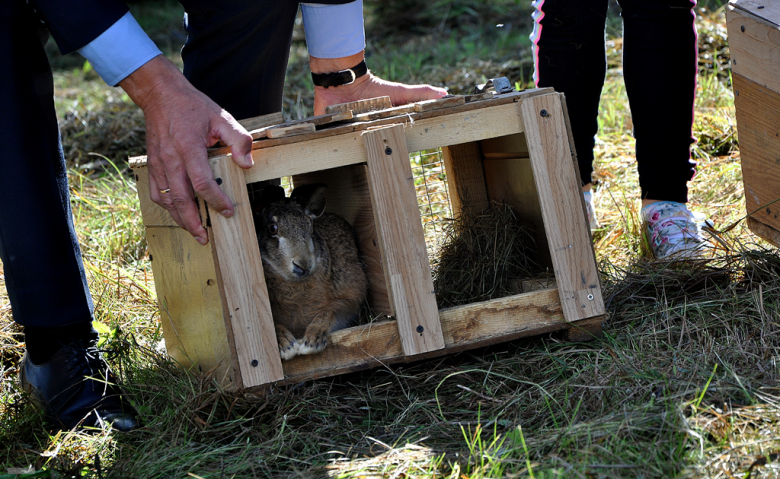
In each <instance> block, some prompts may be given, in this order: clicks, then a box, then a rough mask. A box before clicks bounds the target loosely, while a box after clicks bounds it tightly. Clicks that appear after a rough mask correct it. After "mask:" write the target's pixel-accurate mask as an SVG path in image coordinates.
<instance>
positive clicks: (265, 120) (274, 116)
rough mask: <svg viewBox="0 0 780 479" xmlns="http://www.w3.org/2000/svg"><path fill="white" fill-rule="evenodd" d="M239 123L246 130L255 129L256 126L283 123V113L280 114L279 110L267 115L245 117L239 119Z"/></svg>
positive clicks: (261, 126)
mask: <svg viewBox="0 0 780 479" xmlns="http://www.w3.org/2000/svg"><path fill="white" fill-rule="evenodd" d="M239 123H240V124H241V126H243V127H244V128H246V130H247V131H251V130H257V129H258V128H264V127H266V126H271V125H279V124H281V123H284V115H282V112H281V111H280V112H277V113H270V114H268V115H261V116H256V117H254V118H247V119H245V120H241V121H239Z"/></svg>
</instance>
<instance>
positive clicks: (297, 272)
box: [293, 261, 309, 278]
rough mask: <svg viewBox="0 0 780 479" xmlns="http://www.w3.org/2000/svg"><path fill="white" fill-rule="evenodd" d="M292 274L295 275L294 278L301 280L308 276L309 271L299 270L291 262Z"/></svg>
mask: <svg viewBox="0 0 780 479" xmlns="http://www.w3.org/2000/svg"><path fill="white" fill-rule="evenodd" d="M293 273H294V274H295V276H297V277H299V278H303V277H304V276H306V275H307V274H309V271H308V268H301V267H300V266H298V265H297V264H296V263H295V261H293Z"/></svg>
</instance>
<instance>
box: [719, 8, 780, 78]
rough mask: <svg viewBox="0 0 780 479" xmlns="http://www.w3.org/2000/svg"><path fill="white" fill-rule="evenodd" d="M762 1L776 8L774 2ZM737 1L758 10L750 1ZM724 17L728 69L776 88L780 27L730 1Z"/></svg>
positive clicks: (779, 67) (779, 56) (779, 72)
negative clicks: (727, 38) (738, 8)
mask: <svg viewBox="0 0 780 479" xmlns="http://www.w3.org/2000/svg"><path fill="white" fill-rule="evenodd" d="M749 4H750V5H749ZM763 4H764V5H767V4H769V6H770V8H774V9H780V6H778V5H777V4H776V2H763ZM739 5H740V6H744V7H749V8H750V13H755V12H758V11H759V10H758V9H757V8H753V7H756V6H757V5H753V4H752V3H751V2H740V3H739ZM726 19H727V25H728V32H729V52H730V55H731V70H732V72H733V73H735V74H738V75H742V76H743V77H745V78H749V79H751V80H753V81H754V82H756V83H758V84H759V85H761V86H764V87H767V88H769V89H771V90H774V91H775V92H780V27H778V26H777V25H771V24H769V23H766V22H764V21H761V20H760V19H758V18H756V17H755V16H754V15H751V14H746V13H744V10H737V9H735V8H734V7H733V6H731V5H730V6H729V9H728V11H727V15H726Z"/></svg>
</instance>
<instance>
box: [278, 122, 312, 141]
mask: <svg viewBox="0 0 780 479" xmlns="http://www.w3.org/2000/svg"><path fill="white" fill-rule="evenodd" d="M315 131H317V127H316V126H315V125H314V123H298V124H295V125H289V126H279V127H273V128H269V129H268V130H267V131H266V135H267V136H268V138H285V137H288V136H293V135H305V134H306V133H313V132H315Z"/></svg>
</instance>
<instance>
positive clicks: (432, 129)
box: [211, 102, 523, 183]
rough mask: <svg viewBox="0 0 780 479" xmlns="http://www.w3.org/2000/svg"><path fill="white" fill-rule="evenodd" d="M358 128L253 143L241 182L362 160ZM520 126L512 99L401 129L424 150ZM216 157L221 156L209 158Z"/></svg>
mask: <svg viewBox="0 0 780 479" xmlns="http://www.w3.org/2000/svg"><path fill="white" fill-rule="evenodd" d="M482 103H488V102H482ZM466 106H468V105H466ZM441 111H446V110H436V111H434V112H431V113H437V112H441ZM380 121H385V120H380ZM395 121H397V119H396V120H395ZM371 124H372V123H365V124H364V125H371ZM381 126H384V125H381ZM362 131H363V130H356V131H350V132H346V133H344V134H341V135H338V136H326V137H319V138H317V137H315V139H311V140H309V141H305V142H295V143H290V144H284V145H278V146H275V147H273V148H259V149H255V150H253V151H252V158H254V160H255V166H254V167H252V168H251V169H249V170H247V177H246V178H247V182H250V183H254V182H256V181H263V180H269V179H273V178H280V177H282V176H288V175H297V174H302V173H307V172H310V171H319V170H325V169H328V168H336V167H339V166H346V165H352V164H357V163H365V162H366V151H365V148H364V146H363V140H362V136H361V135H362ZM522 131H523V130H522V122H521V121H520V117H519V115H518V114H517V107H516V105H515V104H514V103H509V104H504V105H499V106H496V107H494V108H490V109H477V110H471V111H465V112H461V113H456V114H452V115H449V116H448V117H447V120H446V121H441V119H440V118H438V117H432V118H428V119H422V120H416V121H415V122H414V123H411V122H410V123H408V124H407V125H406V128H405V129H404V133H405V134H406V141H407V145H408V149H409V151H422V150H430V149H434V148H439V147H442V146H447V145H454V144H458V143H467V142H471V141H478V140H483V139H486V138H494V137H497V136H505V135H510V134H513V133H519V132H522ZM318 133H320V132H318ZM313 135H317V133H314V134H313ZM306 136H308V135H306ZM260 143H262V142H260ZM218 158H222V157H216V158H213V159H212V160H211V161H215V160H217V159H218Z"/></svg>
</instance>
